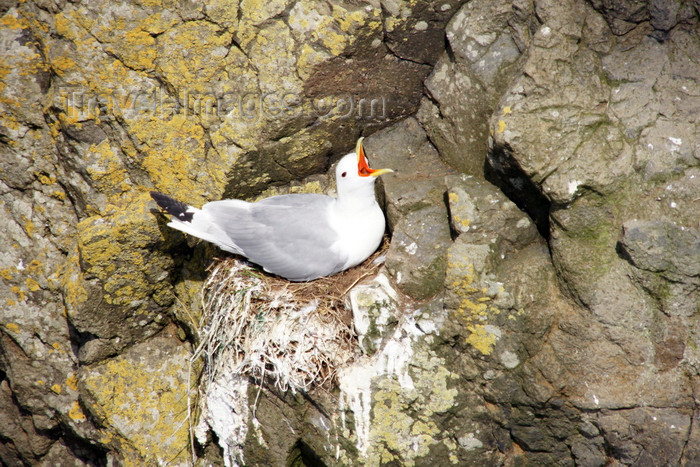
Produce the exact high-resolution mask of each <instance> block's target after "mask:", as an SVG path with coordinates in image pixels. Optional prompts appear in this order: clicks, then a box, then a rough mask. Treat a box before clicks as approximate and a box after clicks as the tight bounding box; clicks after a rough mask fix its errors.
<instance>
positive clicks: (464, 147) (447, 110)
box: [417, 0, 521, 175]
mask: <svg viewBox="0 0 700 467" xmlns="http://www.w3.org/2000/svg"><path fill="white" fill-rule="evenodd" d="M511 3H512V2H510V1H507V0H506V1H499V2H492V1H489V0H483V1H473V2H468V3H467V4H465V5H464V6H463V7H462V8H461V9H460V10H459V11H458V12H457V13H456V14H455V15H454V17H453V18H452V19H451V20H450V23H449V24H448V26H447V30H446V34H447V40H448V43H449V50H450V52H451V53H450V54H443V55H442V57H441V58H440V59H439V60H438V62H437V64H436V65H435V69H434V70H433V73H432V74H431V75H430V77H429V78H428V79H427V80H426V82H425V84H426V88H427V91H428V96H429V97H428V98H424V99H423V100H422V102H421V107H420V109H419V111H418V114H417V118H418V120H420V121H421V123H422V124H423V125H424V126H425V128H426V131H427V133H428V135H429V136H430V140H431V142H432V143H433V144H435V146H436V147H437V149H438V150H439V151H440V157H441V158H442V159H443V160H444V161H445V162H447V163H448V164H449V165H450V166H452V167H454V168H456V169H458V170H460V171H462V172H466V173H468V174H470V175H480V174H481V173H482V172H483V166H484V154H485V152H484V141H485V140H486V138H487V135H488V125H487V124H486V121H487V119H488V116H489V115H490V114H491V113H492V112H493V108H494V106H495V105H496V102H497V101H498V99H499V98H500V96H501V94H502V92H503V91H504V90H505V89H506V86H507V84H508V83H509V81H510V80H511V79H512V77H513V73H514V71H515V68H514V64H515V63H516V62H517V60H518V59H519V57H520V53H521V51H520V50H519V49H518V47H517V45H516V43H515V41H514V39H513V36H512V34H510V33H509V32H508V29H507V23H508V20H509V17H510V15H511V11H512V6H511Z"/></svg>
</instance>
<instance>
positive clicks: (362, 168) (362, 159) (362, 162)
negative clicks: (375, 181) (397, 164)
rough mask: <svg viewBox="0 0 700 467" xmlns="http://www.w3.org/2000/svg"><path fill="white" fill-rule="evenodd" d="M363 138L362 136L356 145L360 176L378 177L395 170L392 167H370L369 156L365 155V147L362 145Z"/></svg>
mask: <svg viewBox="0 0 700 467" xmlns="http://www.w3.org/2000/svg"><path fill="white" fill-rule="evenodd" d="M362 140H364V138H360V139H358V140H357V145H356V146H355V154H357V173H358V175H359V176H360V177H378V176H380V175H382V174H386V173H389V172H393V170H391V169H377V170H375V169H370V168H369V164H367V156H365V149H364V148H363V147H362Z"/></svg>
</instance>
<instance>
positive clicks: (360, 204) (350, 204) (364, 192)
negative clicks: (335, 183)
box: [337, 183, 377, 209]
mask: <svg viewBox="0 0 700 467" xmlns="http://www.w3.org/2000/svg"><path fill="white" fill-rule="evenodd" d="M337 199H338V207H341V208H343V209H365V208H368V207H370V206H372V205H373V204H376V202H377V199H376V198H375V196H374V183H370V184H365V185H358V186H353V187H352V188H345V189H339V190H338V198H337Z"/></svg>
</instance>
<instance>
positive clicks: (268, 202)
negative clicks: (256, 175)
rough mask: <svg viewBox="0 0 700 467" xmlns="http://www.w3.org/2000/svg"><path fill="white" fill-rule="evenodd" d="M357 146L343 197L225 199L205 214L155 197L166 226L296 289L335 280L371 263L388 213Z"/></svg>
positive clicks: (339, 170) (348, 162)
mask: <svg viewBox="0 0 700 467" xmlns="http://www.w3.org/2000/svg"><path fill="white" fill-rule="evenodd" d="M362 140H363V138H360V139H359V140H358V141H357V145H356V147H355V152H351V153H349V154H347V155H346V156H344V157H343V158H342V159H340V161H339V162H338V165H337V166H336V169H335V179H336V187H337V193H338V196H337V197H335V198H333V197H331V196H326V195H319V194H310V193H299V194H290V195H279V196H272V197H269V198H265V199H262V200H260V201H257V202H253V203H251V202H247V201H243V200H239V199H226V200H222V201H213V202H210V203H206V204H205V205H204V206H202V208H201V209H197V208H195V207H193V206H188V205H186V204H184V203H182V202H180V201H178V200H176V199H174V198H171V197H170V196H168V195H164V194H162V193H158V192H156V191H152V192H151V197H152V198H153V199H154V200H155V202H156V203H157V204H158V206H160V207H161V208H162V209H163V210H164V211H165V212H167V213H168V214H170V215H171V216H172V217H171V220H170V222H169V223H168V226H170V227H172V228H174V229H177V230H181V231H182V232H185V233H188V234H190V235H193V236H195V237H197V238H201V239H202V240H206V241H208V242H211V243H213V244H215V245H217V246H218V247H219V248H221V249H222V250H225V251H229V252H231V253H234V254H237V255H241V256H244V257H245V258H247V259H248V260H249V261H251V262H253V263H255V264H258V265H260V266H262V268H263V269H264V270H265V271H267V272H269V273H271V274H275V275H277V276H280V277H283V278H285V279H287V280H290V281H294V282H301V281H310V280H314V279H318V278H319V277H324V276H330V275H333V274H336V273H339V272H341V271H344V270H346V269H348V268H351V267H353V266H356V265H358V264H360V263H361V262H363V261H364V260H365V259H367V258H368V257H369V256H370V255H371V254H372V253H373V252H374V251H376V250H377V247H378V246H379V244H380V243H381V240H382V237H383V236H384V226H385V220H384V213H383V212H382V210H381V208H380V207H379V205H378V204H377V200H376V198H375V195H374V182H375V181H376V180H377V177H378V176H380V175H382V174H385V173H389V172H393V170H391V169H378V170H375V169H370V167H369V164H368V162H367V157H366V156H365V152H364V149H363V147H362Z"/></svg>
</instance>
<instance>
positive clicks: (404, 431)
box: [365, 346, 458, 466]
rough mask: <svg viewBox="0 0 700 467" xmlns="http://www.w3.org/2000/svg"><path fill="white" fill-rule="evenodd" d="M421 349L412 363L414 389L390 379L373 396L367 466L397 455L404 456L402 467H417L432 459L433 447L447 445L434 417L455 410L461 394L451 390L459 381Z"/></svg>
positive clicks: (432, 354)
mask: <svg viewBox="0 0 700 467" xmlns="http://www.w3.org/2000/svg"><path fill="white" fill-rule="evenodd" d="M420 347H421V348H418V349H416V350H417V351H416V352H415V353H414V354H413V358H412V359H411V378H412V381H413V383H414V385H415V386H414V387H413V388H407V387H402V386H401V384H399V382H398V381H397V380H395V379H391V378H387V379H382V380H380V381H379V385H378V388H377V390H376V392H375V393H374V394H373V402H374V403H373V406H372V423H371V427H370V439H369V441H370V445H369V450H368V452H367V457H366V458H365V461H366V465H383V464H385V463H388V462H391V461H392V460H395V458H396V456H395V453H401V456H402V457H401V460H402V461H403V462H404V463H403V464H402V465H406V466H412V465H416V462H415V461H416V460H417V459H419V458H421V457H426V456H429V455H430V450H431V447H433V446H434V445H436V444H439V443H444V440H441V439H439V438H438V435H439V434H440V432H441V430H440V428H439V427H438V426H437V424H436V422H435V420H434V417H435V416H436V415H439V414H442V413H445V412H446V411H448V410H450V409H451V408H452V407H454V404H455V398H456V397H457V394H458V390H457V389H456V388H454V387H452V386H453V384H454V383H455V381H456V380H457V379H458V377H457V375H455V374H454V373H452V372H450V371H449V370H448V369H447V368H446V367H445V362H444V361H443V360H442V359H441V358H440V357H438V356H436V355H435V354H434V353H433V352H432V351H431V350H428V349H427V348H422V346H420ZM454 447H455V446H454V445H453V446H452V448H454ZM448 448H449V446H448Z"/></svg>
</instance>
